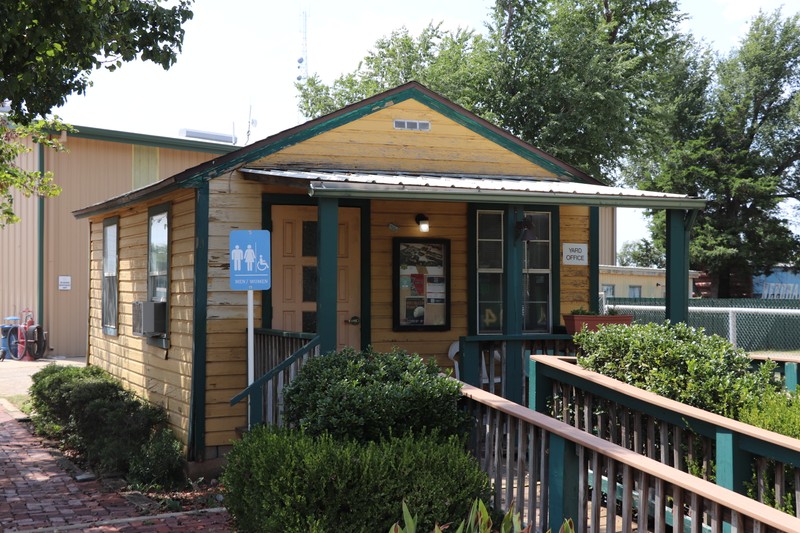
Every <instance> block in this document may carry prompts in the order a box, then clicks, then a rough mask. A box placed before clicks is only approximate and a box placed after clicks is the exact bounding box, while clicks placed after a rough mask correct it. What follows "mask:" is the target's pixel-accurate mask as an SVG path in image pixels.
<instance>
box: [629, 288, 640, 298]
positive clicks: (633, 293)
mask: <svg viewBox="0 0 800 533" xmlns="http://www.w3.org/2000/svg"><path fill="white" fill-rule="evenodd" d="M641 297H642V286H641V285H631V286H630V287H628V298H641Z"/></svg>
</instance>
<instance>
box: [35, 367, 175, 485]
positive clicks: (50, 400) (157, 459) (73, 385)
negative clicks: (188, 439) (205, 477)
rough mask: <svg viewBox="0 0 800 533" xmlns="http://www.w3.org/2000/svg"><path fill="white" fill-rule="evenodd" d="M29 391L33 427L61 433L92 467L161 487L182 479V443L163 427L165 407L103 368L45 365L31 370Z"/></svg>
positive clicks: (47, 431) (58, 435) (101, 471)
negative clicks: (138, 394)
mask: <svg viewBox="0 0 800 533" xmlns="http://www.w3.org/2000/svg"><path fill="white" fill-rule="evenodd" d="M30 392H31V400H32V404H33V408H34V410H35V412H34V414H33V416H32V420H33V423H34V427H35V428H36V431H37V432H39V433H41V434H44V435H46V436H49V437H53V438H58V439H60V440H61V441H62V442H63V443H64V445H65V446H66V447H68V448H71V449H73V450H75V451H77V452H78V453H79V454H80V455H81V457H82V458H83V459H84V460H85V461H86V462H87V463H88V465H89V466H90V467H91V468H92V469H94V470H95V471H97V472H99V473H119V474H130V477H131V480H132V481H136V482H138V483H142V484H147V485H158V486H161V487H163V488H170V487H173V486H176V485H179V484H181V483H183V482H185V475H184V471H183V467H184V461H183V457H182V449H181V445H180V442H178V441H177V439H176V438H175V436H174V435H173V434H172V433H171V432H170V431H169V430H168V429H166V426H167V416H166V413H165V412H164V410H163V409H161V408H160V407H156V406H154V405H152V404H150V403H147V402H144V401H142V400H140V399H139V398H137V397H136V396H135V395H134V394H133V393H132V392H130V391H128V390H125V389H124V388H123V387H122V384H121V383H120V382H119V381H117V380H116V379H114V378H113V377H112V376H111V375H110V374H108V373H107V372H106V371H104V370H102V369H100V368H98V367H93V366H88V367H64V366H57V365H49V366H46V367H45V368H44V369H42V370H41V371H39V372H37V373H36V374H34V375H33V384H32V385H31V388H30ZM165 432H166V433H165ZM132 465H133V468H132Z"/></svg>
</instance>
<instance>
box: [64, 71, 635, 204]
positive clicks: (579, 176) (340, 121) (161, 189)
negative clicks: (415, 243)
mask: <svg viewBox="0 0 800 533" xmlns="http://www.w3.org/2000/svg"><path fill="white" fill-rule="evenodd" d="M408 99H414V100H417V101H419V102H420V103H422V104H424V105H426V106H428V107H430V108H431V109H433V110H434V111H436V112H438V113H441V114H442V115H444V116H446V117H447V118H449V119H451V120H453V121H455V122H456V123H458V124H460V125H462V126H464V127H465V128H468V129H469V130H471V131H472V132H474V133H476V134H478V135H480V136H482V137H484V138H486V139H488V140H490V141H492V142H494V143H495V144H497V145H498V146H500V147H502V148H504V149H506V150H508V151H510V152H513V153H514V154H516V155H518V156H520V157H522V158H523V159H525V160H527V161H530V162H531V163H534V164H536V165H538V166H540V167H542V168H544V169H545V170H547V171H548V172H551V173H552V174H554V175H556V176H557V178H558V179H559V180H560V181H567V182H575V183H577V184H588V185H593V186H600V187H604V186H605V184H604V183H603V182H602V181H600V180H598V179H595V178H593V177H591V176H589V175H588V174H586V173H584V172H582V171H580V170H578V169H576V168H575V167H572V166H571V165H568V164H567V163H564V162H563V161H560V160H558V159H556V158H555V157H553V156H551V155H549V154H547V153H546V152H543V151H541V150H539V149H538V148H536V147H534V146H532V145H530V144H528V143H526V142H524V141H522V140H521V139H519V138H517V137H515V136H513V135H511V134H510V133H508V132H507V131H504V130H502V129H501V128H498V127H497V126H495V125H493V124H491V123H490V122H488V121H486V120H484V119H482V118H480V117H479V116H477V115H475V114H474V113H472V112H470V111H467V110H466V109H464V108H463V107H461V106H459V105H457V104H455V103H453V102H451V101H449V100H447V99H446V98H443V97H442V96H440V95H438V94H436V93H434V92H433V91H431V90H430V89H428V88H427V87H425V86H423V85H422V84H420V83H418V82H415V81H411V82H408V83H406V84H404V85H400V86H398V87H395V88H394V89H390V90H388V91H385V92H383V93H380V94H377V95H375V96H372V97H370V98H367V99H365V100H362V101H360V102H357V103H355V104H351V105H349V106H346V107H344V108H342V109H339V110H337V111H334V112H333V113H330V114H328V115H325V116H322V117H319V118H317V119H314V120H310V121H308V122H306V123H304V124H301V125H299V126H295V127H293V128H290V129H287V130H284V131H282V132H280V133H277V134H275V135H272V136H270V137H267V138H265V139H263V140H261V141H257V142H254V143H253V144H250V145H248V146H245V147H243V148H240V149H238V150H235V151H233V152H230V153H228V154H224V155H221V156H220V157H217V158H215V159H212V160H210V161H207V162H205V163H202V164H200V165H197V166H195V167H192V168H189V169H187V170H185V171H183V172H180V173H178V174H175V175H174V176H170V177H168V178H165V179H163V180H161V181H159V182H156V183H153V184H151V185H148V186H146V187H142V188H140V189H136V190H134V191H131V192H128V193H126V194H123V195H120V196H117V197H115V198H111V199H109V200H106V201H104V202H101V203H98V204H95V205H92V206H88V207H85V208H83V209H79V210H77V211H74V212H73V214H74V215H75V216H76V217H77V218H83V217H87V216H92V215H95V214H100V213H103V212H106V211H110V210H113V209H116V208H119V207H122V206H125V205H129V204H132V203H137V202H140V201H145V200H149V199H152V198H157V197H159V196H161V195H163V194H165V193H167V192H170V191H173V190H176V189H179V188H191V187H197V186H199V185H200V184H202V183H204V182H205V181H207V180H210V179H213V178H216V177H218V176H221V175H223V174H226V173H229V172H231V171H234V170H237V169H240V168H241V167H243V166H244V165H247V164H249V163H253V162H255V161H257V160H259V159H262V158H265V157H267V156H269V155H271V154H274V153H276V152H279V151H281V150H283V149H285V148H287V147H290V146H294V145H297V144H299V143H301V142H303V141H305V140H308V139H311V138H313V137H316V136H318V135H320V134H322V133H325V132H327V131H331V130H333V129H335V128H337V127H339V126H342V125H344V124H348V123H350V122H353V121H356V120H358V119H360V118H361V117H364V116H366V115H369V114H372V113H375V112H377V111H380V110H382V109H385V108H388V107H391V106H393V105H395V104H397V103H398V102H402V101H405V100H408ZM423 177H424V176H423ZM431 177H432V176H431ZM476 178H478V179H480V178H481V177H477V176H476ZM522 179H525V178H524V177H522ZM528 179H530V178H528ZM611 189H613V188H611ZM615 190H616V191H626V189H615ZM612 194H613V193H612Z"/></svg>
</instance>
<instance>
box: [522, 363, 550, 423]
mask: <svg viewBox="0 0 800 533" xmlns="http://www.w3.org/2000/svg"><path fill="white" fill-rule="evenodd" d="M526 364H528V409H530V410H532V411H536V412H537V413H544V414H549V412H548V410H547V398H548V396H550V391H552V389H553V382H552V380H551V379H550V378H548V377H545V375H544V372H542V368H544V367H543V366H542V365H541V364H540V363H537V362H536V361H533V360H528V361H527V363H526Z"/></svg>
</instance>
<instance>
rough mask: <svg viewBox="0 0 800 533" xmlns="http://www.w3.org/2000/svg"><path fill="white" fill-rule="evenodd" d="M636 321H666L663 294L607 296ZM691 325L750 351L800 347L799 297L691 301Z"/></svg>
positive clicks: (612, 305) (787, 349) (610, 304)
mask: <svg viewBox="0 0 800 533" xmlns="http://www.w3.org/2000/svg"><path fill="white" fill-rule="evenodd" d="M605 303H606V306H608V307H614V308H616V309H617V310H618V311H619V312H623V313H630V314H632V315H633V318H634V320H635V321H636V322H639V323H647V322H658V323H661V322H664V314H665V309H666V308H665V301H664V299H663V298H607V299H606V302H605ZM689 325H690V326H693V327H696V328H703V329H704V330H705V331H706V333H708V334H716V335H719V336H721V337H725V338H727V339H728V340H730V341H731V342H732V343H733V344H734V345H736V346H738V347H739V348H743V349H745V350H746V351H748V352H754V351H762V350H777V351H789V350H792V351H793V350H800V300H772V299H763V300H760V299H748V298H730V299H728V298H726V299H722V298H714V299H705V298H704V299H699V300H690V301H689Z"/></svg>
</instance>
